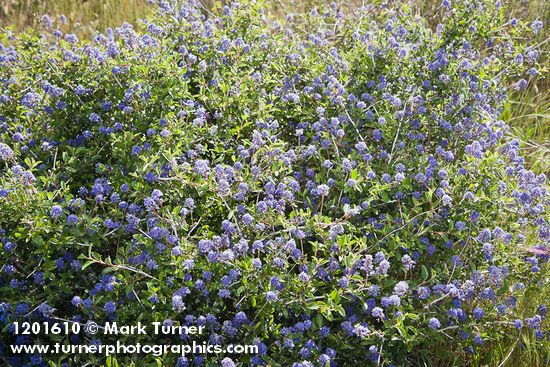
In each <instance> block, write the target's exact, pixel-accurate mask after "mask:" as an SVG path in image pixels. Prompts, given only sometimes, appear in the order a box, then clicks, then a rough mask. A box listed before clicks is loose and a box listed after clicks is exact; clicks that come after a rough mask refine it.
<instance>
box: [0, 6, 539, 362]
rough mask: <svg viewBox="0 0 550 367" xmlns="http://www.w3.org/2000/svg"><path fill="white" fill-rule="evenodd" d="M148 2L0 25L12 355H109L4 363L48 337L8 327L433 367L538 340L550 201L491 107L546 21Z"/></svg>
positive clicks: (4, 235) (460, 10)
mask: <svg viewBox="0 0 550 367" xmlns="http://www.w3.org/2000/svg"><path fill="white" fill-rule="evenodd" d="M159 9H160V10H159V12H158V15H157V16H156V17H155V18H152V19H150V20H149V21H146V22H143V29H142V30H135V29H134V28H133V27H132V26H131V25H129V24H124V25H122V26H121V27H119V28H117V29H115V30H109V31H107V32H106V34H98V35H97V36H96V37H95V39H94V40H93V42H91V43H83V42H81V41H79V40H78V39H77V38H76V37H75V36H74V35H71V34H63V33H62V32H61V31H60V30H57V29H56V28H55V23H53V24H52V28H51V29H49V30H46V32H45V33H43V34H37V33H33V32H28V33H23V34H17V35H11V34H9V33H8V34H5V35H4V36H3V41H2V42H3V44H4V46H2V48H1V49H0V52H1V53H0V80H1V82H2V83H1V90H0V93H1V94H0V134H1V135H0V136H1V143H0V160H1V163H2V165H1V168H0V169H1V177H0V227H1V229H0V239H1V244H2V245H1V256H2V260H0V261H1V265H2V266H1V275H0V287H1V288H0V290H1V296H0V297H1V298H0V302H1V303H0V321H1V322H2V325H3V326H5V327H4V331H3V334H2V344H3V347H2V348H1V349H2V350H3V352H2V355H3V357H2V358H3V360H4V361H7V363H9V364H11V365H46V363H47V362H48V361H52V363H58V364H59V365H62V363H75V365H84V364H85V363H91V364H94V363H99V361H100V359H101V358H100V357H99V356H95V357H94V356H90V355H76V356H68V355H67V356H59V355H57V356H52V355H48V356H46V355H44V356H41V357H40V356H22V355H18V356H13V355H10V354H9V352H8V351H7V349H6V348H7V345H8V344H11V343H18V344H24V343H33V342H44V337H43V336H42V337H41V338H40V339H38V338H35V339H36V340H34V341H33V340H30V339H29V338H28V337H24V336H15V335H13V332H14V329H13V324H12V323H13V322H14V321H23V320H40V321H43V320H46V321H52V322H54V321H59V320H73V321H77V322H80V323H83V324H84V323H86V322H88V321H90V320H93V321H95V322H98V323H100V324H101V323H104V322H106V321H117V322H118V323H119V324H122V325H133V324H135V323H136V322H137V321H141V322H143V323H150V322H153V321H162V322H164V323H166V324H173V325H188V326H190V325H198V326H205V327H206V330H207V332H206V333H205V334H204V335H202V336H200V337H199V338H198V339H197V341H199V342H206V341H207V342H209V343H212V344H228V343H241V344H245V343H249V344H254V345H257V346H259V353H258V354H254V355H241V356H231V355H223V354H219V355H207V356H189V357H180V358H179V359H178V358H177V356H174V355H169V354H167V355H165V356H162V357H154V356H140V357H139V359H138V358H137V357H136V356H117V359H118V360H119V362H120V361H125V362H120V363H123V364H122V365H130V363H132V361H133V363H137V365H145V364H141V363H151V362H153V360H155V359H156V360H157V361H158V363H159V365H160V364H165V365H175V364H176V363H177V365H178V366H215V365H218V364H217V363H221V365H222V366H236V365H269V366H294V367H298V366H303V367H305V366H336V365H338V366H351V365H390V364H394V365H411V364H414V363H417V362H418V361H419V360H422V359H424V360H428V361H429V360H432V361H434V359H435V358H439V359H441V361H440V364H439V365H445V364H446V363H448V364H450V363H451V362H452V361H453V360H455V361H456V360H457V359H459V360H461V361H469V362H468V363H474V361H479V360H480V359H479V358H482V357H483V355H485V354H486V353H487V352H488V351H489V349H490V348H491V345H493V344H494V343H499V342H501V341H502V340H505V339H506V338H510V335H512V337H513V338H524V340H527V339H525V338H528V339H529V340H531V342H532V345H530V347H532V348H537V345H542V344H543V343H546V342H547V339H548V332H547V331H545V330H547V329H546V328H547V327H548V324H547V318H546V305H542V304H541V305H538V304H536V303H535V304H532V303H531V302H530V301H529V299H530V297H532V295H533V294H534V293H541V292H547V291H548V284H547V278H546V277H545V274H548V273H547V270H548V265H547V260H548V256H547V255H546V253H547V250H548V245H549V241H550V227H549V199H550V197H549V195H548V192H547V189H546V182H545V177H544V176H535V175H534V174H533V173H532V172H530V171H529V170H527V169H526V168H525V167H524V166H523V159H522V158H521V156H520V154H519V143H518V142H517V141H514V140H510V139H508V138H507V137H506V133H507V131H508V127H507V126H506V124H504V123H503V122H502V121H500V120H499V114H500V111H501V109H502V107H503V104H504V103H505V102H506V95H507V88H522V87H523V86H525V84H526V80H527V79H528V78H529V77H530V75H533V74H536V73H537V70H536V68H537V64H536V62H537V61H536V60H537V57H538V51H537V49H536V48H534V47H530V46H529V45H528V42H527V41H526V39H529V38H530V37H532V35H533V33H536V32H539V31H540V30H541V27H542V24H541V23H540V22H538V21H536V22H534V23H529V24H527V23H523V22H521V21H517V20H515V19H513V20H504V19H502V16H501V15H500V14H501V11H500V8H499V5H498V4H497V3H495V2H493V1H482V2H480V1H469V0H464V1H459V2H457V3H452V4H451V3H449V2H447V1H444V2H443V4H442V6H441V14H440V16H441V23H440V24H439V25H438V26H437V28H436V29H435V30H432V29H430V28H429V27H428V26H427V25H426V21H425V19H422V18H419V17H415V16H413V15H411V14H410V13H409V12H408V10H407V9H406V8H405V7H403V6H400V7H395V8H391V7H390V8H383V7H379V6H367V7H365V8H364V9H361V10H360V11H358V12H357V14H349V15H344V14H341V13H340V12H339V11H338V9H337V8H336V7H332V8H327V9H322V10H319V11H313V12H312V13H311V14H308V15H303V16H295V17H289V19H287V21H286V22H285V23H284V24H283V23H281V22H273V21H271V20H269V19H268V18H267V17H266V15H265V13H264V11H263V10H262V7H261V6H260V5H257V4H250V3H244V4H241V5H239V4H237V3H235V4H232V5H230V6H226V7H225V8H223V9H220V11H219V13H218V15H215V16H214V15H208V16H206V15H205V14H202V13H201V12H200V8H196V7H194V6H193V5H185V6H183V7H181V8H179V7H175V6H172V5H170V4H167V3H160V6H159ZM47 24H50V23H49V22H47ZM520 41H521V42H520ZM526 250H527V251H526ZM127 338H128V340H130V339H131V340H132V342H138V341H142V342H145V341H148V340H150V336H147V335H144V336H136V335H132V336H128V337H127ZM119 339H120V338H119ZM123 339H124V338H122V340H123ZM182 339H183V340H184V341H189V340H190V339H189V337H188V336H185V335H184V336H182ZM48 340H56V341H61V342H66V343H76V344H79V343H80V344H82V343H107V342H108V341H109V340H107V338H106V337H96V338H94V337H92V336H89V335H85V334H80V335H72V336H66V335H57V336H56V335H53V336H52V335H50V336H49V339H48ZM442 346H444V350H443V351H441V350H437V349H441V348H442ZM436 356H437V357H436ZM176 360H177V362H176ZM444 361H447V362H444ZM434 363H436V364H437V361H436V362H434ZM71 365H72V364H71Z"/></svg>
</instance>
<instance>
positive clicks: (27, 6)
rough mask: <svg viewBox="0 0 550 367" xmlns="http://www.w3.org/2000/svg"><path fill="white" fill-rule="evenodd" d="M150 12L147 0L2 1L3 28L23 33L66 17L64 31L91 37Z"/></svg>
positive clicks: (0, 3) (0, 4)
mask: <svg viewBox="0 0 550 367" xmlns="http://www.w3.org/2000/svg"><path fill="white" fill-rule="evenodd" d="M150 11H151V7H150V5H149V4H148V1H147V0H0V27H1V28H3V27H8V26H14V27H15V29H17V30H23V29H25V28H27V27H36V26H38V25H39V23H40V21H41V18H42V16H43V15H44V14H48V15H50V16H51V17H52V19H56V20H57V19H59V16H60V15H65V16H66V17H67V20H68V21H67V25H66V26H64V28H65V30H70V32H72V33H76V34H77V35H79V36H90V35H91V34H93V33H94V32H95V31H100V32H103V31H105V29H106V28H107V27H112V26H118V25H120V24H122V22H124V21H127V22H133V21H135V20H136V19H138V18H142V17H145V16H146V14H147V13H149V12H150Z"/></svg>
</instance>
